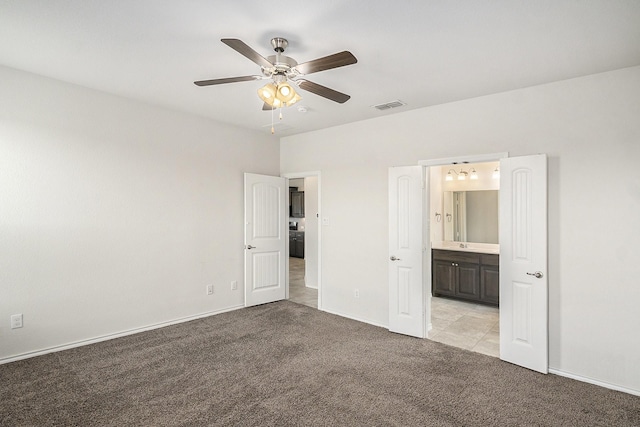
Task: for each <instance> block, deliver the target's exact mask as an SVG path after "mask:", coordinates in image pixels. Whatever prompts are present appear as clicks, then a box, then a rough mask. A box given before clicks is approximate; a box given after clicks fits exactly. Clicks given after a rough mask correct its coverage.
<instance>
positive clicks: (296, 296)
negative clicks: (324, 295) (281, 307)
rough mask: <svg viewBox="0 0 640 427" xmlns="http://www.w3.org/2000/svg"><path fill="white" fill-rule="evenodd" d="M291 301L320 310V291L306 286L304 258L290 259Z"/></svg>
mask: <svg viewBox="0 0 640 427" xmlns="http://www.w3.org/2000/svg"><path fill="white" fill-rule="evenodd" d="M289 301H293V302H297V303H298V304H302V305H307V306H309V307H313V308H318V290H317V289H313V288H308V287H306V286H305V285H304V259H302V258H293V257H290V258H289Z"/></svg>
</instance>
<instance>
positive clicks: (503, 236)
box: [500, 154, 548, 374]
mask: <svg viewBox="0 0 640 427" xmlns="http://www.w3.org/2000/svg"><path fill="white" fill-rule="evenodd" d="M547 294H548V282H547V157H546V155H544V154H539V155H535V156H524V157H511V158H506V159H502V160H500V358H501V359H502V360H505V361H507V362H511V363H514V364H516V365H520V366H524V367H525V368H529V369H532V370H535V371H538V372H542V373H545V374H546V373H547V372H548V298H547Z"/></svg>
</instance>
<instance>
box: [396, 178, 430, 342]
mask: <svg viewBox="0 0 640 427" xmlns="http://www.w3.org/2000/svg"><path fill="white" fill-rule="evenodd" d="M423 193H424V191H423V176H422V167H421V166H406V167H396V168H390V169H389V261H388V263H389V330H390V331H391V332H397V333H400V334H405V335H411V336H414V337H419V338H424V337H425V330H426V327H425V296H424V289H423V283H422V240H423V231H422V208H423Z"/></svg>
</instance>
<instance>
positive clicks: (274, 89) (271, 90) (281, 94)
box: [258, 82, 302, 108]
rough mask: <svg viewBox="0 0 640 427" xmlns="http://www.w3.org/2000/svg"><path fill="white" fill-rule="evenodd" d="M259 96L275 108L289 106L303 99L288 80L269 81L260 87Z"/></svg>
mask: <svg viewBox="0 0 640 427" xmlns="http://www.w3.org/2000/svg"><path fill="white" fill-rule="evenodd" d="M258 96H259V97H260V99H262V100H263V101H264V102H266V103H267V104H268V105H270V106H272V107H274V108H280V107H283V106H286V107H288V106H290V105H293V104H295V103H296V102H298V101H300V100H301V99H302V97H301V96H300V95H298V94H297V93H296V91H295V90H294V89H293V87H292V86H291V85H290V84H289V83H287V82H283V83H267V84H266V85H264V86H263V87H261V88H260V89H258Z"/></svg>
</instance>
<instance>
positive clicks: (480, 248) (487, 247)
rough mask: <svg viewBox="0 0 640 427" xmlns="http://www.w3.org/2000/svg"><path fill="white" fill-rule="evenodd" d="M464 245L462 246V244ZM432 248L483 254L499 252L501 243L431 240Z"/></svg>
mask: <svg viewBox="0 0 640 427" xmlns="http://www.w3.org/2000/svg"><path fill="white" fill-rule="evenodd" d="M461 244H462V245H464V247H461V246H460V245H461ZM431 249H443V250H446V251H460V252H476V253H481V254H499V253H500V245H498V244H495V243H461V242H431Z"/></svg>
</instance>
